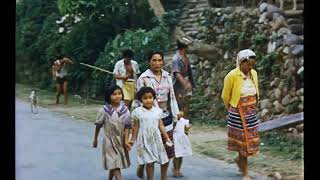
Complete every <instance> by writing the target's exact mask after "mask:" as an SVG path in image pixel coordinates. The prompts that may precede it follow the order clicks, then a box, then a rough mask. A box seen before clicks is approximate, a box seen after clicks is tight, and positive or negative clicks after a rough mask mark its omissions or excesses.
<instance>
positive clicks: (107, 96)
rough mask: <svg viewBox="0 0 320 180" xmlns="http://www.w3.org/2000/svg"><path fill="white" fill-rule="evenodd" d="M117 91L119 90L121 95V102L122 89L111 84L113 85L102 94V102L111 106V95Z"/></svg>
mask: <svg viewBox="0 0 320 180" xmlns="http://www.w3.org/2000/svg"><path fill="white" fill-rule="evenodd" d="M117 89H120V91H121V94H122V100H123V92H122V89H121V88H120V87H119V86H117V85H115V84H113V85H111V86H109V88H107V90H106V92H105V94H104V95H105V96H104V101H105V102H107V103H108V104H111V94H112V93H113V92H114V91H115V90H117Z"/></svg>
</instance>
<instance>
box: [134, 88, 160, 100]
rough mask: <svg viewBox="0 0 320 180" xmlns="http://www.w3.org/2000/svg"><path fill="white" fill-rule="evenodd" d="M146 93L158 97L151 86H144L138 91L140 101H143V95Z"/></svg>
mask: <svg viewBox="0 0 320 180" xmlns="http://www.w3.org/2000/svg"><path fill="white" fill-rule="evenodd" d="M146 93H151V94H152V96H153V98H154V99H156V92H155V91H154V90H153V89H152V88H151V87H146V86H144V87H142V88H141V89H140V90H139V91H138V92H137V98H138V100H139V101H140V102H142V100H141V99H142V96H143V95H144V94H146Z"/></svg>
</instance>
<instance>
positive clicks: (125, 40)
mask: <svg viewBox="0 0 320 180" xmlns="http://www.w3.org/2000/svg"><path fill="white" fill-rule="evenodd" d="M159 24H160V25H159V26H157V27H155V28H153V29H152V30H150V31H146V30H144V29H138V30H135V31H132V30H127V31H126V32H125V33H123V34H119V35H117V36H116V38H115V39H114V40H113V41H111V42H108V43H107V45H106V46H105V49H104V51H103V52H102V53H101V54H100V56H99V58H98V60H97V61H96V63H95V65H96V66H98V67H101V68H104V69H108V70H110V71H112V70H113V68H114V65H115V63H116V62H117V61H118V60H120V59H122V57H121V56H122V51H123V50H124V49H131V50H132V51H133V52H134V53H135V56H134V60H136V61H137V62H138V64H139V66H140V71H141V72H143V71H145V70H146V69H147V68H148V63H147V58H146V55H147V52H149V51H151V50H160V51H162V52H165V51H167V50H168V49H169V44H170V38H169V27H167V26H166V25H167V24H165V23H163V22H159ZM92 76H93V77H95V78H96V79H98V82H100V84H99V85H98V87H96V93H97V94H100V93H102V92H103V90H104V88H105V86H109V85H110V84H111V83H113V82H114V81H113V78H112V76H110V75H106V74H104V73H101V72H98V71H94V73H93V75H92Z"/></svg>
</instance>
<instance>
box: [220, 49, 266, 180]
mask: <svg viewBox="0 0 320 180" xmlns="http://www.w3.org/2000/svg"><path fill="white" fill-rule="evenodd" d="M236 61H237V62H236V66H237V67H236V68H235V69H233V70H231V71H230V72H229V73H228V74H227V75H226V76H225V78H224V86H223V90H222V94H221V97H222V100H223V102H224V105H225V107H226V108H227V110H228V122H227V124H228V150H231V151H237V152H238V153H239V156H238V157H237V158H236V159H235V162H236V163H237V165H238V166H239V170H240V171H241V172H242V174H243V178H244V179H249V176H248V159H247V158H248V156H252V155H255V154H257V153H258V152H259V145H260V138H259V134H258V121H257V113H256V105H257V100H258V99H259V89H258V76H257V72H256V71H255V70H254V69H252V67H253V66H254V64H255V63H256V54H255V53H254V52H253V51H252V50H250V49H245V50H242V51H240V52H239V53H238V55H237V60H236Z"/></svg>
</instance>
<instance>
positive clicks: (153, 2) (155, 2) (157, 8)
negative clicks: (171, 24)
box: [148, 0, 165, 17]
mask: <svg viewBox="0 0 320 180" xmlns="http://www.w3.org/2000/svg"><path fill="white" fill-rule="evenodd" d="M148 2H149V5H150V7H151V8H152V10H153V12H154V14H155V15H156V16H157V17H160V16H161V15H163V14H164V13H165V10H164V8H163V5H162V3H161V2H160V0H148Z"/></svg>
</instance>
